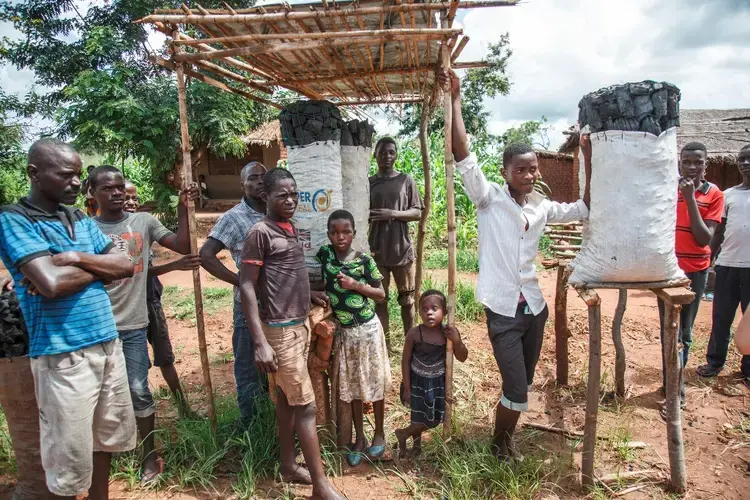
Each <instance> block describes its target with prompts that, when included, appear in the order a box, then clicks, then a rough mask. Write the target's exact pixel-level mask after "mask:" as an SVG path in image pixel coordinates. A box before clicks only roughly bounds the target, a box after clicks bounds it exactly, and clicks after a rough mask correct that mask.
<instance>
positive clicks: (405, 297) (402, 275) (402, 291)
mask: <svg viewBox="0 0 750 500" xmlns="http://www.w3.org/2000/svg"><path fill="white" fill-rule="evenodd" d="M378 271H380V274H382V275H383V281H382V283H383V289H384V290H385V296H386V300H385V303H386V304H387V303H388V289H389V288H390V286H391V274H392V275H393V281H395V282H396V290H398V303H399V305H401V306H404V307H407V306H412V305H414V263H413V262H409V263H408V264H406V265H404V266H392V267H388V266H381V265H378Z"/></svg>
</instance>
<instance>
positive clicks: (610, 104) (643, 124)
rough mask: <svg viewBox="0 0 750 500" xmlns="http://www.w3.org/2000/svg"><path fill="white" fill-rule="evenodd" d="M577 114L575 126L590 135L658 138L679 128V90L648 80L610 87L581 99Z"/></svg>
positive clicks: (664, 83)
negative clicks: (611, 132) (618, 132)
mask: <svg viewBox="0 0 750 500" xmlns="http://www.w3.org/2000/svg"><path fill="white" fill-rule="evenodd" d="M578 110H579V112H578V123H580V125H581V127H584V126H586V125H588V126H589V127H590V129H591V132H592V133H596V132H602V131H605V130H625V131H641V132H649V133H651V134H654V135H656V136H658V135H660V134H661V133H662V132H664V131H665V130H668V129H670V128H673V127H679V126H680V89H678V88H677V87H675V86H674V85H672V84H671V83H667V82H654V81H652V80H645V81H642V82H638V83H626V84H622V85H612V86H611V87H606V88H603V89H600V90H597V91H596V92H592V93H590V94H586V95H585V96H583V99H581V101H580V102H579V103H578Z"/></svg>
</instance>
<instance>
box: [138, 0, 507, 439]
mask: <svg viewBox="0 0 750 500" xmlns="http://www.w3.org/2000/svg"><path fill="white" fill-rule="evenodd" d="M516 3H517V0H482V1H473V2H464V1H461V0H450V1H445V2H421V3H416V2H414V1H413V0H408V2H407V3H401V0H395V3H394V4H392V5H388V4H383V3H381V2H380V1H379V0H360V1H358V2H352V3H347V2H342V3H338V4H335V5H329V4H328V2H327V0H322V3H315V4H308V5H296V6H294V7H292V6H290V5H288V4H284V5H276V6H264V7H256V8H252V9H237V10H234V9H232V8H231V7H229V6H226V4H225V6H226V9H224V10H206V9H204V8H202V7H201V6H199V5H195V7H194V9H195V10H192V9H190V8H188V7H187V6H186V5H185V4H183V5H182V6H181V8H180V9H179V10H164V9H160V10H157V11H156V12H155V13H154V14H152V15H150V16H147V17H145V18H143V19H141V20H139V21H138V22H139V23H148V24H152V25H153V26H154V27H155V28H156V29H157V30H158V31H160V32H162V33H164V34H166V35H168V36H170V37H171V46H172V51H171V53H172V58H171V60H165V59H163V58H159V57H154V58H153V60H154V62H155V63H157V64H159V65H161V66H163V67H165V68H167V69H170V70H175V71H176V72H177V84H178V97H179V101H180V125H181V132H182V154H183V175H184V178H185V181H186V182H189V181H190V180H191V179H192V166H191V160H190V138H189V135H188V117H187V102H186V92H185V75H187V76H189V77H192V78H195V79H197V80H200V81H202V82H204V83H206V84H208V85H212V86H214V87H217V88H220V89H222V90H224V91H227V92H232V93H235V94H238V95H241V96H243V97H245V98H247V99H252V100H255V101H258V102H261V103H263V104H267V105H271V106H274V107H277V108H280V107H281V105H280V104H279V103H277V102H274V101H273V98H272V97H273V89H274V87H284V88H286V89H288V90H292V91H294V92H296V93H298V94H300V95H302V96H304V97H307V98H310V99H327V100H329V101H331V102H333V103H334V104H337V105H340V106H354V105H370V104H392V103H408V102H413V103H418V102H421V103H422V106H423V109H422V117H421V122H422V123H421V126H420V142H422V152H423V154H422V157H423V162H424V163H425V164H424V165H423V168H424V170H425V182H426V187H427V188H428V189H426V190H425V195H426V197H428V199H427V200H426V206H427V207H429V204H430V200H429V196H430V195H431V193H430V189H429V186H430V184H429V180H430V175H429V165H428V164H427V161H428V157H429V155H427V154H425V152H426V151H427V149H426V147H427V144H425V143H426V141H427V140H428V138H427V124H428V122H429V113H430V111H431V110H432V109H433V108H434V107H435V104H436V103H437V97H438V94H439V89H438V88H437V78H436V71H437V70H438V69H439V68H441V67H443V68H450V67H451V66H453V67H454V68H456V69H461V68H473V67H484V66H487V63H485V62H483V61H474V62H464V63H462V62H458V61H457V58H458V56H459V55H460V53H461V51H462V50H463V49H464V47H465V46H466V43H467V42H468V37H465V36H462V30H461V29H454V28H453V27H452V25H453V20H454V18H455V16H456V11H457V10H458V9H470V8H479V7H500V6H510V5H515V4H516ZM436 13H440V17H441V23H440V24H439V25H437V22H436V20H435V14H436ZM180 25H189V26H190V27H192V28H194V29H195V30H197V31H198V32H200V33H201V34H202V35H203V36H202V37H191V36H188V35H186V34H184V33H181V32H180V31H179V28H178V26H180ZM443 99H444V101H443V105H444V112H445V169H446V181H447V186H446V187H447V189H446V191H447V192H446V197H447V205H448V256H449V258H448V262H449V264H448V322H449V324H453V322H454V321H455V304H456V219H455V194H454V182H453V179H454V169H453V155H452V147H451V139H452V137H451V122H452V120H451V119H452V116H451V115H452V113H451V112H452V101H451V95H450V86H449V88H448V89H445V92H444V94H443ZM188 214H189V217H190V236H191V252H196V251H197V240H196V232H195V207H194V205H193V204H192V202H190V203H189V205H188ZM426 217H427V210H425V213H424V214H423V217H422V220H421V221H420V231H419V235H418V241H417V248H418V250H419V253H418V255H417V276H419V277H420V278H421V276H422V261H423V255H422V253H423V249H424V224H425V222H426ZM420 284H421V283H420ZM193 285H194V288H195V304H196V319H197V327H198V338H199V345H200V354H201V365H202V368H203V378H204V383H205V385H206V389H207V391H208V398H209V415H210V418H211V420H212V423H213V425H214V429H215V428H216V415H215V408H214V402H213V390H212V385H211V374H210V368H209V363H208V354H207V350H206V340H205V327H204V322H203V304H202V292H201V281H200V275H199V273H198V271H193ZM418 286H419V284H418ZM447 354H448V355H447V357H446V414H445V424H444V427H443V428H444V432H445V434H446V436H450V432H451V410H452V406H453V397H452V377H453V369H452V368H453V364H452V361H453V345H452V343H451V342H450V341H448V345H447Z"/></svg>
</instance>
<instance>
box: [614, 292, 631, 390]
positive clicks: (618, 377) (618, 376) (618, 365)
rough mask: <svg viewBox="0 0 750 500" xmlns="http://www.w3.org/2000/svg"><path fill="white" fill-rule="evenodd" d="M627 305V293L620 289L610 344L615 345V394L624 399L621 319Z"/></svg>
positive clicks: (623, 350) (623, 352)
mask: <svg viewBox="0 0 750 500" xmlns="http://www.w3.org/2000/svg"><path fill="white" fill-rule="evenodd" d="M627 305H628V291H627V289H625V288H620V291H619V296H618V298H617V308H615V316H614V318H613V319H612V342H613V343H614V344H615V393H616V394H617V395H618V396H619V397H621V398H624V397H625V345H624V344H623V343H622V318H623V317H624V316H625V308H626V307H627Z"/></svg>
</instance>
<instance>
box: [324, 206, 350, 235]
mask: <svg viewBox="0 0 750 500" xmlns="http://www.w3.org/2000/svg"><path fill="white" fill-rule="evenodd" d="M335 220H348V221H349V222H350V223H351V225H352V231H356V228H355V227H354V216H353V215H352V214H351V212H349V211H347V210H334V211H333V213H332V214H331V215H329V216H328V230H329V231H330V230H331V222H333V221H335Z"/></svg>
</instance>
